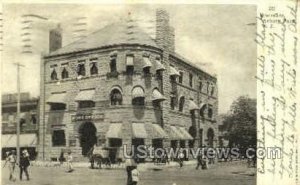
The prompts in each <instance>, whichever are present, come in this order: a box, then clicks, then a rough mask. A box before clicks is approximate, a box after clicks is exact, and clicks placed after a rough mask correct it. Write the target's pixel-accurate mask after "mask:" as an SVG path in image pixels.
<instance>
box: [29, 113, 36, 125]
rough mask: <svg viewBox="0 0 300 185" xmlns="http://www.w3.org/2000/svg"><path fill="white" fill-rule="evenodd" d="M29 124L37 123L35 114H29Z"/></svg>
mask: <svg viewBox="0 0 300 185" xmlns="http://www.w3.org/2000/svg"><path fill="white" fill-rule="evenodd" d="M30 122H31V123H32V124H36V123H37V119H36V115H35V114H31V119H30Z"/></svg>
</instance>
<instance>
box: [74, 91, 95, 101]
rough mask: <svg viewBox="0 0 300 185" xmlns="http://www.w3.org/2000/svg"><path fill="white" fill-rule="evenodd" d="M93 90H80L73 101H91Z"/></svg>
mask: <svg viewBox="0 0 300 185" xmlns="http://www.w3.org/2000/svg"><path fill="white" fill-rule="evenodd" d="M94 95H95V90H94V89H91V90H82V91H80V92H79V93H78V94H77V96H76V97H75V99H74V100H75V101H93V98H94Z"/></svg>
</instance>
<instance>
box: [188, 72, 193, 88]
mask: <svg viewBox="0 0 300 185" xmlns="http://www.w3.org/2000/svg"><path fill="white" fill-rule="evenodd" d="M189 78H190V87H193V75H192V74H191V73H190V75H189Z"/></svg>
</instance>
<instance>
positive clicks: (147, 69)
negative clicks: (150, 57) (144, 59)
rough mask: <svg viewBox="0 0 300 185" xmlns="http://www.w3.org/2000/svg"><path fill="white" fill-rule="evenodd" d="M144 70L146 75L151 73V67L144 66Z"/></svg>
mask: <svg viewBox="0 0 300 185" xmlns="http://www.w3.org/2000/svg"><path fill="white" fill-rule="evenodd" d="M143 71H144V75H145V76H146V75H149V74H150V67H144V69H143Z"/></svg>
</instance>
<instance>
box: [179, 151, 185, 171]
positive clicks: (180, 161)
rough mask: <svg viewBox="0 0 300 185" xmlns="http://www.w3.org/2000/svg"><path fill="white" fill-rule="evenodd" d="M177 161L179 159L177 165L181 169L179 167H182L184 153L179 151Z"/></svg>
mask: <svg viewBox="0 0 300 185" xmlns="http://www.w3.org/2000/svg"><path fill="white" fill-rule="evenodd" d="M178 159H179V165H180V168H181V167H183V159H184V153H183V152H182V151H180V153H179V155H178Z"/></svg>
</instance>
